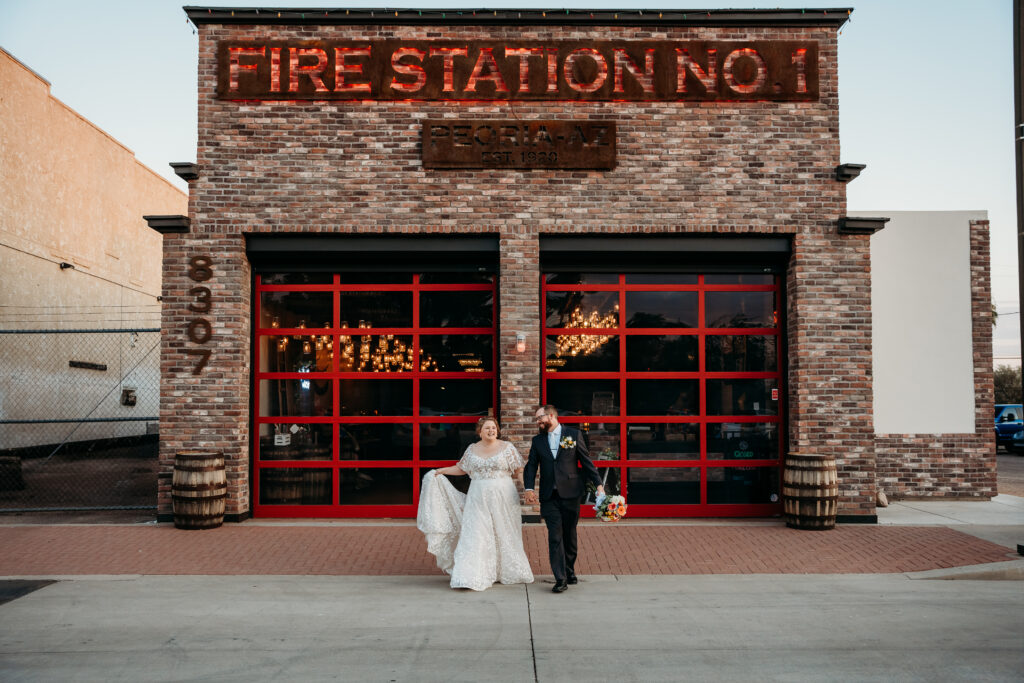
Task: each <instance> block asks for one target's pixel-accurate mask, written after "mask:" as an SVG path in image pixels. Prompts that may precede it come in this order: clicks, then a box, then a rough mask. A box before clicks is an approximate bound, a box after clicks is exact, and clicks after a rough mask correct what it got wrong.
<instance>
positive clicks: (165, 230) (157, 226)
mask: <svg viewBox="0 0 1024 683" xmlns="http://www.w3.org/2000/svg"><path fill="white" fill-rule="evenodd" d="M142 218H143V219H144V220H145V221H146V223H147V224H148V225H149V227H151V228H153V229H154V230H156V231H157V232H158V233H160V234H161V235H173V234H180V233H186V232H188V230H189V225H190V222H189V219H188V216H181V215H160V216H143V217H142Z"/></svg>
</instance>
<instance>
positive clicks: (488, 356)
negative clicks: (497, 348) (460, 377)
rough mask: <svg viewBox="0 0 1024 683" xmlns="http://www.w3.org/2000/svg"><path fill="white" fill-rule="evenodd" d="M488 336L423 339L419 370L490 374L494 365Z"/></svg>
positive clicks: (429, 337) (426, 337) (425, 337)
mask: <svg viewBox="0 0 1024 683" xmlns="http://www.w3.org/2000/svg"><path fill="white" fill-rule="evenodd" d="M492 340H493V337H492V336H491V335H489V334H487V335H484V334H444V335H434V334H428V335H422V336H421V337H420V358H421V361H420V369H421V370H423V371H434V372H490V371H491V369H492V368H493V366H494V363H493V359H494V353H493V348H492V344H493V341H492Z"/></svg>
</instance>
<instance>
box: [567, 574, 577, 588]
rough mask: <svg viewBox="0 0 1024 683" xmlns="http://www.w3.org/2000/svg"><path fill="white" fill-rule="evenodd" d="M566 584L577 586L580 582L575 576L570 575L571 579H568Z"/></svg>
mask: <svg viewBox="0 0 1024 683" xmlns="http://www.w3.org/2000/svg"><path fill="white" fill-rule="evenodd" d="M565 582H566V583H567V584H569V585H570V586H575V585H576V584H577V583H579V582H580V580H579V579H577V578H576V575H575V574H569V578H567V579H566V580H565Z"/></svg>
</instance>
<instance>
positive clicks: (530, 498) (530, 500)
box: [523, 491, 537, 505]
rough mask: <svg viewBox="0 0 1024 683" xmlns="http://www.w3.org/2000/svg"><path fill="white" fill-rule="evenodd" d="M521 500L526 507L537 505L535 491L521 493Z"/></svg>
mask: <svg viewBox="0 0 1024 683" xmlns="http://www.w3.org/2000/svg"><path fill="white" fill-rule="evenodd" d="M523 499H524V500H525V501H526V504H527V505H536V504H537V492H536V491H526V492H524V493H523Z"/></svg>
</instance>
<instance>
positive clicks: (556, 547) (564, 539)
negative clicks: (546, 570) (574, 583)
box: [540, 490, 580, 581]
mask: <svg viewBox="0 0 1024 683" xmlns="http://www.w3.org/2000/svg"><path fill="white" fill-rule="evenodd" d="M540 516H541V517H543V518H544V523H545V524H546V525H547V527H548V559H549V560H550V561H551V573H552V574H554V575H555V581H565V580H566V579H567V578H568V577H569V575H574V574H575V573H576V524H577V522H579V519H580V499H579V497H575V498H562V497H560V496H559V495H558V491H557V490H555V491H552V492H551V497H550V498H549V499H547V500H546V501H542V502H541V504H540Z"/></svg>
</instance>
